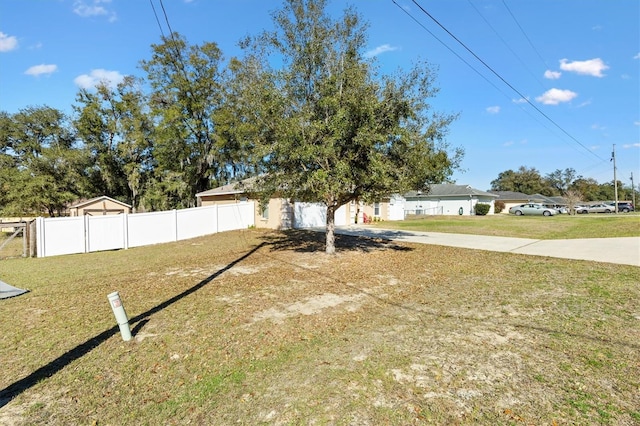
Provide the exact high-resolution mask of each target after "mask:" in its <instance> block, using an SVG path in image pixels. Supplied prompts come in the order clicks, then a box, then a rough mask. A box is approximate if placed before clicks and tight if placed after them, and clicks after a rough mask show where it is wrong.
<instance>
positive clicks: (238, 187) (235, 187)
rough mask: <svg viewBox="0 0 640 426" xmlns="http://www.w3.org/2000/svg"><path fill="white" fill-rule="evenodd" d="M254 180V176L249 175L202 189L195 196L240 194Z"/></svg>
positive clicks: (245, 190)
mask: <svg viewBox="0 0 640 426" xmlns="http://www.w3.org/2000/svg"><path fill="white" fill-rule="evenodd" d="M255 181H256V178H255V177H250V178H247V179H244V180H241V181H239V182H231V183H228V184H226V185H222V186H219V187H217V188H213V189H209V190H207V191H202V192H199V193H197V194H196V197H206V196H212V195H229V194H242V193H245V192H247V189H248V188H250V187H251V185H252V184H253V183H254V182H255Z"/></svg>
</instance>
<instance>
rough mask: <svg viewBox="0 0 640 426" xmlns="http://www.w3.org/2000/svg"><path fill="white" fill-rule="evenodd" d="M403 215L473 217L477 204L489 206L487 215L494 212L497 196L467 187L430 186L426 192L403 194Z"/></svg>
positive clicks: (453, 185)
mask: <svg viewBox="0 0 640 426" xmlns="http://www.w3.org/2000/svg"><path fill="white" fill-rule="evenodd" d="M404 198H405V200H406V201H405V207H404V209H405V214H406V215H411V214H416V215H467V216H468V215H475V214H476V211H475V207H476V204H478V203H483V204H489V206H490V209H489V213H488V214H493V213H494V212H495V209H494V207H495V206H494V203H495V200H496V198H498V195H496V194H491V193H489V192H485V191H480V190H478V189H475V188H472V187H471V186H469V185H455V184H438V185H431V187H430V189H429V191H428V192H417V191H410V192H408V193H406V194H404Z"/></svg>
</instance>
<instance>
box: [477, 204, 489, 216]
mask: <svg viewBox="0 0 640 426" xmlns="http://www.w3.org/2000/svg"><path fill="white" fill-rule="evenodd" d="M475 210H476V216H486V215H487V213H489V210H491V205H489V204H485V203H478V204H476V209H475Z"/></svg>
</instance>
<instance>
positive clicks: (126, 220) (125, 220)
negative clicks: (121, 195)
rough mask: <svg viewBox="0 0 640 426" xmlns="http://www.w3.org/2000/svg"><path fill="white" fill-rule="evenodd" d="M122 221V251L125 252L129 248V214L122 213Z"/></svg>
mask: <svg viewBox="0 0 640 426" xmlns="http://www.w3.org/2000/svg"><path fill="white" fill-rule="evenodd" d="M122 220H123V223H122V232H123V233H124V235H123V236H122V237H123V240H124V249H125V250H127V249H128V248H129V213H126V212H125V213H123V214H122Z"/></svg>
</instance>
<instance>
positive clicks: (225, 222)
mask: <svg viewBox="0 0 640 426" xmlns="http://www.w3.org/2000/svg"><path fill="white" fill-rule="evenodd" d="M254 209H255V206H254V203H253V202H248V203H240V204H226V205H213V206H206V207H195V208H191V209H184V210H170V211H163V212H154V213H138V214H126V213H125V214H120V215H112V216H75V217H53V218H42V217H39V218H37V219H36V236H37V248H38V251H37V253H38V257H47V256H57V255H62V254H75V253H89V252H93V251H102V250H116V249H127V248H129V247H139V246H146V245H151V244H159V243H168V242H172V241H178V240H186V239H189V238H194V237H200V236H202V235H209V234H215V233H217V232H223V231H231V230H234V229H246V228H248V227H250V226H254V225H255V223H254V214H253V212H254Z"/></svg>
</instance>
